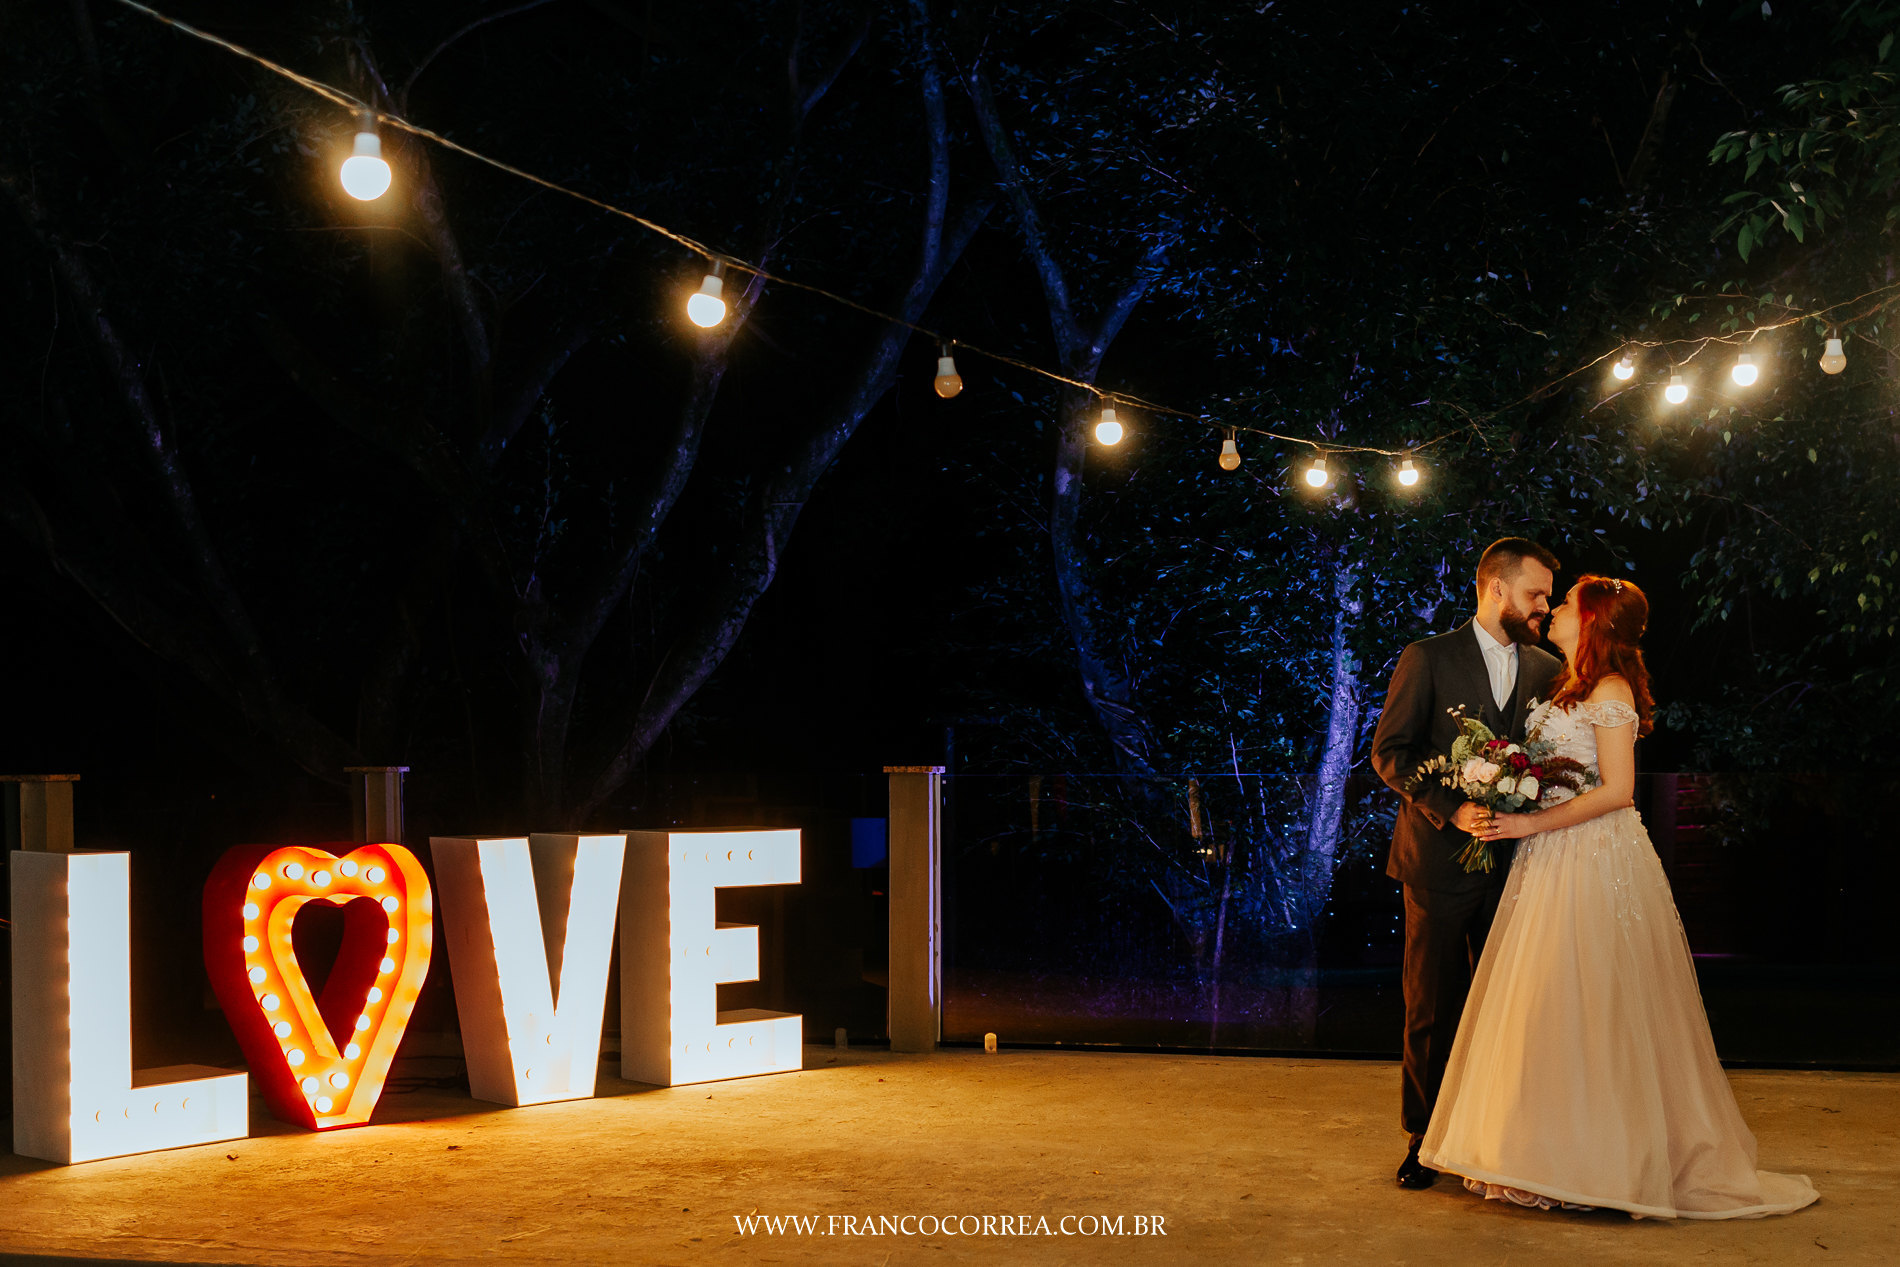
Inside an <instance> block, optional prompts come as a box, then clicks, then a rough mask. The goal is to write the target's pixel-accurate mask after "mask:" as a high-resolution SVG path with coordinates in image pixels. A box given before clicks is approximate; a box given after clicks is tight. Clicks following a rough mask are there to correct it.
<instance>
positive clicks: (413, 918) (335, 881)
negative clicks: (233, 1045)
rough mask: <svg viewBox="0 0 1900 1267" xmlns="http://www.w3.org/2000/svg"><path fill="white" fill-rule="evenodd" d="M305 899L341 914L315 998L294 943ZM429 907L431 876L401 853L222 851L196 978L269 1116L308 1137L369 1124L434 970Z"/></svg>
mask: <svg viewBox="0 0 1900 1267" xmlns="http://www.w3.org/2000/svg"><path fill="white" fill-rule="evenodd" d="M310 902H328V903H331V904H333V905H337V906H341V907H343V908H344V916H343V919H344V923H343V945H342V948H341V949H340V950H339V951H338V952H337V957H336V963H335V964H334V965H333V966H332V967H331V969H330V975H329V978H328V979H327V980H326V981H325V982H324V986H323V994H322V997H321V998H316V997H313V996H312V994H311V992H310V984H309V982H308V981H307V980H306V979H305V978H304V974H303V969H302V968H301V967H300V966H299V965H298V963H297V953H296V950H295V948H294V947H293V946H292V944H291V926H292V924H293V923H294V922H295V920H296V918H297V912H298V911H300V910H302V909H303V907H304V906H305V905H306V904H308V903H310ZM431 911H432V904H431V900H430V893H429V879H428V877H427V876H426V875H424V874H423V870H422V864H421V863H420V862H418V861H417V860H416V856H415V855H414V854H412V853H410V852H409V851H408V850H407V849H405V848H403V847H402V846H401V845H393V844H368V845H358V846H356V847H355V848H353V849H351V850H350V852H348V853H346V854H344V855H342V856H341V857H339V856H338V855H336V854H334V853H331V852H329V851H328V850H325V849H322V848H318V847H314V846H307V845H291V846H287V847H284V848H272V847H271V846H269V845H240V846H239V847H237V848H236V849H233V850H231V851H230V852H228V853H226V854H225V855H224V858H223V859H222V860H221V861H220V862H219V863H218V865H217V867H216V869H215V870H213V871H212V873H211V879H210V880H209V881H208V882H207V883H206V884H205V894H204V956H205V970H206V972H207V973H208V974H209V975H210V978H211V984H212V988H213V989H215V990H216V991H217V994H218V1001H219V1002H220V1003H221V1004H223V1006H224V1014H225V1017H226V1018H227V1019H228V1020H229V1021H230V1023H231V1029H232V1032H233V1033H235V1034H236V1035H237V1040H238V1044H239V1046H241V1047H242V1048H243V1049H244V1057H245V1060H246V1061H248V1062H249V1064H250V1067H251V1072H252V1073H253V1074H254V1075H255V1076H256V1078H257V1081H258V1087H259V1089H260V1090H261V1091H262V1092H263V1094H264V1102H265V1103H266V1104H267V1105H269V1106H270V1111H271V1112H272V1113H273V1114H274V1115H276V1116H277V1117H279V1118H282V1119H283V1120H284V1121H286V1122H294V1123H297V1124H299V1125H302V1126H306V1127H309V1128H311V1129H312V1130H328V1129H330V1128H332V1127H338V1126H360V1125H362V1124H363V1123H364V1122H367V1121H368V1120H369V1115H370V1112H371V1110H373V1109H374V1108H375V1107H376V1101H377V1099H378V1098H379V1097H380V1096H381V1095H382V1092H383V1080H384V1078H385V1077H387V1076H388V1073H389V1063H390V1061H391V1060H393V1059H394V1058H395V1055H396V1047H397V1045H398V1044H400V1043H401V1042H402V1036H403V1031H404V1030H405V1029H406V1028H407V1027H408V1024H409V1015H410V1013H411V1012H412V1011H413V1010H414V1009H415V1005H416V997H417V995H418V994H419V993H420V991H421V989H422V982H423V978H425V977H426V976H428V974H429V952H430V946H431V943H432V940H433V936H434V924H433V917H432V914H431ZM338 1036H341V1037H340V1039H339V1037H338Z"/></svg>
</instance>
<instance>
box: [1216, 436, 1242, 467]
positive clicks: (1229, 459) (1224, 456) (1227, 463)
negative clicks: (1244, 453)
mask: <svg viewBox="0 0 1900 1267" xmlns="http://www.w3.org/2000/svg"><path fill="white" fill-rule="evenodd" d="M1220 469H1221V470H1223V471H1235V470H1239V469H1240V443H1239V442H1238V441H1237V440H1236V439H1235V438H1234V432H1233V431H1232V430H1229V431H1228V433H1227V438H1226V439H1225V440H1222V441H1221V442H1220Z"/></svg>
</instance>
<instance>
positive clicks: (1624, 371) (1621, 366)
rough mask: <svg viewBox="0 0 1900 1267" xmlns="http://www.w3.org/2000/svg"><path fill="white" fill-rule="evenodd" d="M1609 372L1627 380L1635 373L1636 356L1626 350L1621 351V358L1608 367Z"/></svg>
mask: <svg viewBox="0 0 1900 1267" xmlns="http://www.w3.org/2000/svg"><path fill="white" fill-rule="evenodd" d="M1610 373H1612V374H1614V375H1616V376H1617V377H1618V378H1620V379H1623V380H1625V381H1628V380H1629V379H1630V378H1631V377H1633V376H1634V375H1635V373H1636V358H1635V357H1634V356H1633V355H1631V354H1630V353H1628V352H1625V353H1623V359H1622V360H1620V361H1618V362H1617V363H1616V364H1615V365H1612V366H1611V367H1610Z"/></svg>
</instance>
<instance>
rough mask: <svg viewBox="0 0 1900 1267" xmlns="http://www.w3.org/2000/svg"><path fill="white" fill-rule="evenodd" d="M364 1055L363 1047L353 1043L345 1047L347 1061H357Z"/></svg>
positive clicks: (344, 1055)
mask: <svg viewBox="0 0 1900 1267" xmlns="http://www.w3.org/2000/svg"><path fill="white" fill-rule="evenodd" d="M362 1054H363V1049H362V1048H361V1047H358V1046H357V1045H356V1044H355V1043H351V1044H350V1045H349V1046H348V1047H345V1048H344V1049H343V1059H345V1060H355V1059H356V1058H357V1057H358V1056H360V1055H362Z"/></svg>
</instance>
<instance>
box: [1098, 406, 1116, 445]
mask: <svg viewBox="0 0 1900 1267" xmlns="http://www.w3.org/2000/svg"><path fill="white" fill-rule="evenodd" d="M1095 442H1096V443H1097V444H1120V443H1121V442H1122V424H1121V420H1120V419H1119V418H1117V417H1116V416H1115V406H1113V405H1103V406H1102V417H1101V420H1100V421H1098V422H1097V423H1096V424H1095Z"/></svg>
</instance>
